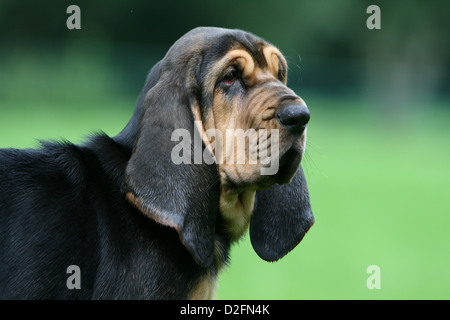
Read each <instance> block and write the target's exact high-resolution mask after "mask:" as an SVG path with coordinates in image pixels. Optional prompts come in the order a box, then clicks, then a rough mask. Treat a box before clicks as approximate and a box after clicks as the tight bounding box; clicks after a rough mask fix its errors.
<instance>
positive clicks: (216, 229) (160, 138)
mask: <svg viewBox="0 0 450 320" xmlns="http://www.w3.org/2000/svg"><path fill="white" fill-rule="evenodd" d="M286 82H287V64H286V60H285V58H284V57H283V55H282V54H281V52H280V51H279V50H278V49H277V48H275V47H274V46H273V45H271V44H269V43H268V42H266V41H264V40H262V39H261V38H259V37H257V36H255V35H253V34H250V33H248V32H244V31H240V30H228V29H221V28H206V27H201V28H196V29H194V30H192V31H190V32H188V33H187V34H185V35H184V36H183V37H181V38H180V39H179V40H178V41H176V42H175V44H174V45H173V46H172V47H171V48H170V49H169V51H168V52H167V54H166V56H165V57H164V58H163V59H162V60H161V61H159V62H158V63H157V64H156V65H155V66H154V67H153V68H152V69H151V71H150V73H149V75H148V77H147V80H146V83H145V86H144V88H143V90H142V93H141V94H140V96H139V98H138V101H137V107H136V109H135V111H134V114H133V116H132V118H131V120H130V121H129V122H128V124H127V125H126V127H125V128H124V129H123V130H122V131H121V132H120V133H119V134H118V135H116V136H114V137H108V136H107V135H105V134H97V135H95V136H93V137H91V138H90V139H89V140H88V141H87V142H85V143H84V144H81V145H74V144H71V143H69V142H60V143H55V142H42V143H41V147H40V148H39V149H36V150H33V149H26V150H18V149H2V150H0V247H1V249H0V298H3V299H10V298H11V299H42V298H44V299H206V298H213V297H214V294H215V283H216V280H217V277H218V274H219V272H220V271H221V270H222V269H223V268H224V267H225V266H226V265H227V262H228V254H229V250H230V246H231V245H232V243H234V242H235V241H237V240H238V239H240V238H241V237H242V236H243V235H244V234H245V232H246V230H247V229H249V233H250V240H251V243H252V245H253V248H254V250H255V251H256V253H257V254H258V255H259V256H260V257H261V258H262V259H264V260H267V261H276V260H278V259H280V258H282V257H283V256H284V255H286V254H287V253H288V252H289V251H291V250H292V249H293V248H294V247H295V246H296V245H297V244H298V243H299V242H300V241H301V240H302V238H303V236H304V235H305V233H306V232H307V231H308V229H309V228H310V227H311V226H312V224H313V223H314V218H313V215H312V212H311V207H310V202H309V194H308V190H307V186H306V182H305V177H304V174H303V171H302V168H301V167H300V161H301V159H302V156H303V153H304V150H305V141H306V125H307V123H308V121H309V116H310V115H309V111H308V109H307V107H306V104H305V102H304V101H303V100H302V99H301V98H299V97H298V96H297V95H296V94H295V93H294V91H292V90H291V89H289V88H288V87H287V86H286ZM230 132H231V133H230ZM236 132H238V133H239V134H235V133H236ZM242 134H243V135H244V136H243V140H241V142H242V141H243V142H244V144H242V143H241V144H240V147H239V143H238V138H239V137H240V136H242ZM255 137H256V139H255ZM274 137H275V138H274ZM234 141H235V142H236V143H233V142H234ZM247 141H249V143H246V142H247Z"/></svg>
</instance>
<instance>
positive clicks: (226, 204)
mask: <svg viewBox="0 0 450 320" xmlns="http://www.w3.org/2000/svg"><path fill="white" fill-rule="evenodd" d="M255 195H256V191H255V190H245V191H242V192H240V193H231V192H229V190H228V189H227V188H226V187H224V186H222V188H221V192H220V213H221V215H222V218H223V220H224V228H225V232H227V233H228V234H229V236H230V240H231V241H232V242H234V241H237V240H239V239H240V238H241V237H242V236H243V235H244V233H245V231H246V230H247V228H248V226H249V224H250V218H251V216H252V212H253V207H254V205H255Z"/></svg>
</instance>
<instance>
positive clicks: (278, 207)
mask: <svg viewBox="0 0 450 320" xmlns="http://www.w3.org/2000/svg"><path fill="white" fill-rule="evenodd" d="M313 224H314V216H313V214H312V211H311V205H310V203H309V193H308V188H307V186H306V180H305V175H304V173H303V169H302V167H301V166H300V167H299V169H298V170H297V173H296V174H295V176H294V178H293V179H292V181H291V182H290V183H289V184H286V185H275V186H273V187H272V188H270V189H268V190H263V191H258V192H257V193H256V203H255V209H254V211H253V216H252V219H251V221H250V240H251V243H252V245H253V249H255V251H256V253H257V254H258V255H259V256H260V257H261V258H262V259H264V260H266V261H276V260H278V259H280V258H282V257H283V256H285V255H286V254H287V253H288V252H289V251H291V250H292V249H294V247H295V246H296V245H297V244H299V242H300V241H301V240H302V239H303V237H304V236H305V234H306V232H307V231H308V230H309V228H310V227H311V226H312V225H313Z"/></svg>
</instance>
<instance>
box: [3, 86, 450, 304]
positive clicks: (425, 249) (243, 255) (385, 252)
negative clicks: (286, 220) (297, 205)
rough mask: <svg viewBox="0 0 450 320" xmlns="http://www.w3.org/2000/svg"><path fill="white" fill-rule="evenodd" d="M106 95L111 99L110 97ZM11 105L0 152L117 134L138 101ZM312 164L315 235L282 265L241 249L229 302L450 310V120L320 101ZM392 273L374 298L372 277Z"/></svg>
mask: <svg viewBox="0 0 450 320" xmlns="http://www.w3.org/2000/svg"><path fill="white" fill-rule="evenodd" d="M105 90H106V89H105ZM34 95H35V98H32V96H33V94H27V95H26V97H25V98H20V96H16V97H9V98H5V99H3V101H2V103H1V106H0V147H21V148H23V147H35V146H36V145H37V143H36V139H61V138H65V139H68V140H70V141H73V142H80V141H82V140H83V138H84V137H85V136H86V135H88V134H90V133H92V132H95V131H98V130H103V131H104V132H106V133H107V134H110V135H115V134H116V133H118V132H119V131H120V130H121V129H122V128H123V127H124V126H125V124H126V123H127V121H128V119H129V118H130V116H131V114H132V110H133V108H134V104H135V100H136V97H132V98H118V97H116V96H115V95H114V93H113V92H111V93H110V95H104V96H102V97H101V98H99V97H97V96H95V95H94V96H93V97H92V99H91V98H90V97H88V98H86V99H84V98H83V97H81V98H80V97H76V98H71V97H70V96H66V97H64V99H63V98H61V97H60V98H58V99H56V98H55V99H51V98H48V99H42V97H40V96H39V93H34ZM307 100H308V104H309V106H310V109H311V112H312V119H311V123H310V125H309V128H308V146H307V156H306V158H305V159H304V162H303V167H304V169H305V173H306V177H307V180H308V183H309V188H310V195H311V203H312V208H313V211H314V214H315V217H316V224H315V225H314V226H313V227H312V229H311V230H310V232H309V233H308V234H307V235H306V237H305V238H304V240H303V242H302V243H301V244H300V245H299V246H298V247H297V248H295V249H294V250H293V251H292V252H291V253H290V254H288V255H287V256H286V257H285V258H283V259H282V260H280V261H279V262H276V263H267V262H264V261H262V260H261V259H260V258H259V257H258V256H257V255H256V253H254V251H253V249H252V248H251V245H250V242H249V239H248V237H246V238H244V239H242V240H241V241H240V242H239V243H238V244H237V245H235V246H234V247H233V249H232V252H231V258H232V263H231V265H230V267H228V268H227V269H226V270H224V271H223V273H222V274H221V276H220V278H219V283H218V289H217V298H218V299H435V298H437V299H443V298H445V299H449V298H450V228H449V227H450V204H449V202H450V201H449V191H450V188H449V181H450V174H449V173H450V171H449V160H450V149H449V138H450V130H449V127H448V123H447V122H448V118H449V112H448V109H444V108H439V107H436V108H432V107H429V108H428V109H426V110H417V109H415V108H411V110H409V111H408V112H407V113H404V114H401V115H396V118H395V119H390V120H388V121H387V120H386V117H385V116H386V115H385V114H383V113H377V112H376V111H375V110H373V109H370V108H362V107H359V106H360V105H363V104H364V101H362V100H355V101H352V100H348V99H341V100H336V99H318V98H314V97H310V98H309V99H307ZM369 265H378V266H379V267H380V269H381V289H380V290H369V289H368V288H367V287H366V280H367V277H368V276H369V275H368V274H367V273H366V269H367V267H368V266H369Z"/></svg>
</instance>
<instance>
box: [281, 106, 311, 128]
mask: <svg viewBox="0 0 450 320" xmlns="http://www.w3.org/2000/svg"><path fill="white" fill-rule="evenodd" d="M309 116H310V114H309V110H308V108H307V107H306V105H304V104H292V105H289V106H287V107H284V108H283V110H281V111H280V112H278V113H277V118H278V120H279V121H280V123H281V124H282V125H285V126H287V127H289V128H290V129H292V130H293V131H303V130H304V129H305V127H306V124H307V123H308V121H309Z"/></svg>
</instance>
